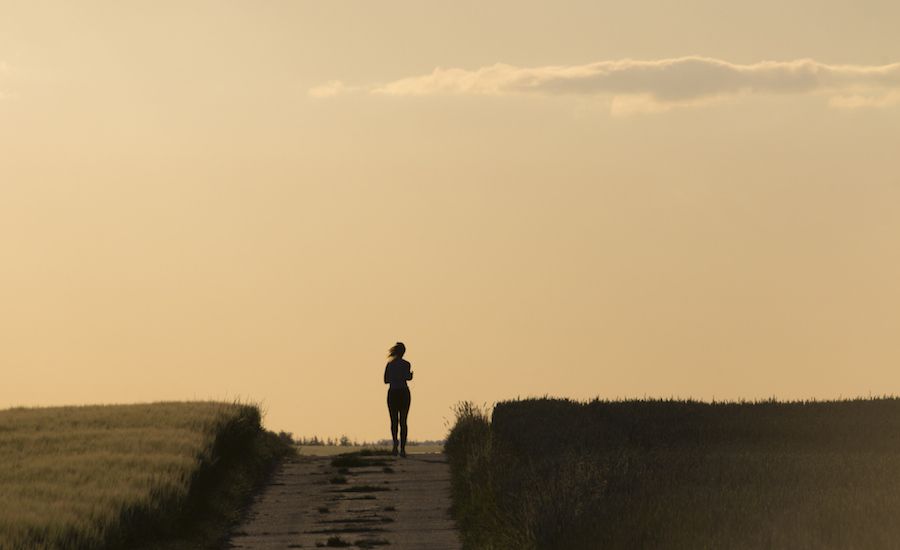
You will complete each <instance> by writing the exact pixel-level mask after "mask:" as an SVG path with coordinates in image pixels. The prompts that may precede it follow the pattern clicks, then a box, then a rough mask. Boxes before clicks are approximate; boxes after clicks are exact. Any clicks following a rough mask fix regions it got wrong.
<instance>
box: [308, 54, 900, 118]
mask: <svg viewBox="0 0 900 550" xmlns="http://www.w3.org/2000/svg"><path fill="white" fill-rule="evenodd" d="M329 86H330V87H329ZM314 90H317V91H316V92H315V93H314ZM326 90H327V92H328V93H324V92H325V91H326ZM351 90H353V91H364V92H366V93H371V94H376V95H381V96H394V97H403V96H431V95H481V96H507V95H539V96H546V97H552V96H588V97H594V96H597V97H607V98H609V99H610V105H611V110H612V112H613V113H614V114H631V113H634V112H657V111H664V110H668V109H671V108H673V107H682V106H698V105H703V104H706V103H709V102H710V101H716V100H719V99H722V98H727V97H735V96H744V95H752V94H793V95H800V94H831V95H832V96H833V98H832V100H831V102H830V103H831V104H832V105H833V106H835V107H842V108H857V107H863V106H866V107H876V106H887V105H891V104H894V103H896V101H895V100H894V99H885V98H894V97H896V94H897V93H898V92H900V63H894V64H890V65H829V64H826V63H821V62H818V61H815V60H812V59H798V60H795V61H760V62H758V63H751V64H739V63H730V62H728V61H723V60H721V59H714V58H709V57H698V56H691V57H679V58H673V59H660V60H655V61H639V60H632V59H624V60H618V61H599V62H596V63H588V64H586V65H556V66H546V67H516V66H513V65H506V64H502V63H498V64H496V65H491V66H486V67H481V68H479V69H474V70H467V69H458V68H450V69H443V68H437V69H435V70H434V71H432V72H431V73H430V74H426V75H420V76H412V77H408V78H402V79H400V80H395V81H392V82H387V83H384V84H379V85H372V86H363V87H355V88H351V87H346V86H344V85H343V84H342V83H340V82H337V83H330V84H329V85H326V86H325V87H318V88H314V89H313V90H310V95H314V96H315V97H330V96H334V95H338V94H340V93H344V92H345V91H351ZM841 98H843V99H841Z"/></svg>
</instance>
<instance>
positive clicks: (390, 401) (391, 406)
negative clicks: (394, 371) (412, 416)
mask: <svg viewBox="0 0 900 550" xmlns="http://www.w3.org/2000/svg"><path fill="white" fill-rule="evenodd" d="M395 394H396V392H392V391H391V390H388V394H387V406H388V414H389V415H391V439H392V440H393V442H394V452H395V453H396V451H397V424H398V420H399V417H400V408H399V407H398V406H397V403H396V401H397V398H396V395H395Z"/></svg>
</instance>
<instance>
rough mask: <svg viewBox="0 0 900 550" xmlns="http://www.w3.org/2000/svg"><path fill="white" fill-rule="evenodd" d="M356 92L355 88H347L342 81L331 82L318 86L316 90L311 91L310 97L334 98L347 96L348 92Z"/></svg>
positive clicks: (311, 89)
mask: <svg viewBox="0 0 900 550" xmlns="http://www.w3.org/2000/svg"><path fill="white" fill-rule="evenodd" d="M354 90H356V88H355V87H353V86H346V85H345V84H344V83H343V82H341V81H340V80H331V81H329V82H326V83H325V84H322V85H321V86H316V87H314V88H310V89H309V92H308V93H309V95H310V97H317V98H324V97H334V96H336V95H340V94H345V93H348V92H352V91H354Z"/></svg>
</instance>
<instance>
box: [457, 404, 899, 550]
mask: <svg viewBox="0 0 900 550" xmlns="http://www.w3.org/2000/svg"><path fill="white" fill-rule="evenodd" d="M446 450H447V453H448V456H449V458H450V463H451V469H452V471H453V482H454V513H455V515H456V517H457V520H458V522H459V524H460V527H461V530H462V534H463V538H464V541H465V543H466V547H467V548H478V549H491V548H493V549H504V548H516V549H518V548H549V549H556V548H558V549H563V548H565V549H579V548H792V549H793V548H895V547H896V546H897V541H900V400H898V399H873V400H854V401H840V402H813V403H776V402H761V403H720V404H705V403H699V402H684V401H624V402H604V401H595V402H591V403H575V402H571V401H566V400H554V399H532V400H523V401H512V402H505V403H500V404H498V405H497V406H496V407H495V409H494V411H493V415H492V417H491V418H488V417H487V416H486V414H484V413H483V412H482V411H480V410H478V409H477V408H475V407H472V406H471V405H467V404H464V405H462V406H461V407H460V409H459V411H458V417H457V421H456V424H455V426H454V427H453V428H452V430H451V433H450V435H449V437H448V439H447V444H446Z"/></svg>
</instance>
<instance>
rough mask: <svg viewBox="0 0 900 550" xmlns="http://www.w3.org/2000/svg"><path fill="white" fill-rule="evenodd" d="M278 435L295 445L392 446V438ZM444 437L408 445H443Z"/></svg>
mask: <svg viewBox="0 0 900 550" xmlns="http://www.w3.org/2000/svg"><path fill="white" fill-rule="evenodd" d="M278 437H279V438H281V439H282V440H283V441H285V442H287V443H291V444H294V445H309V446H314V447H315V446H326V445H328V446H336V447H384V446H388V447H389V446H391V445H392V442H391V440H390V439H379V440H378V441H358V440H356V439H350V438H349V437H347V436H346V435H342V436H340V437H319V436H316V435H314V436H312V437H306V436H301V437H294V434H293V433H291V432H278ZM443 444H444V440H443V439H426V440H421V441H416V440H409V441H408V442H407V445H443Z"/></svg>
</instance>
